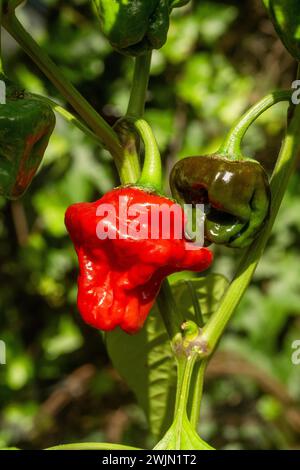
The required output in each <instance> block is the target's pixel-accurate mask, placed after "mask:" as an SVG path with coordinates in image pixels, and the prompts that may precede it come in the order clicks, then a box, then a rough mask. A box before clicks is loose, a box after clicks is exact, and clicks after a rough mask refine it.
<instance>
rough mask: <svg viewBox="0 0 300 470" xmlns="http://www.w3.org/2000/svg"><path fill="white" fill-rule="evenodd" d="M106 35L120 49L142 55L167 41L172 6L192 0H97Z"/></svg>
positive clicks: (134, 54)
mask: <svg viewBox="0 0 300 470" xmlns="http://www.w3.org/2000/svg"><path fill="white" fill-rule="evenodd" d="M93 1H94V3H95V5H96V8H97V12H98V15H99V18H100V22H101V26H102V31H103V34H104V35H105V36H106V37H107V39H108V40H109V42H110V43H111V45H112V46H113V47H114V48H115V49H116V50H117V51H119V52H121V53H123V54H127V55H133V56H138V55H141V54H145V53H146V52H147V51H150V50H152V49H160V48H161V47H162V46H163V45H164V44H165V42H166V40H167V34H168V30H169V23H170V20H169V17H170V12H171V10H172V8H175V7H179V6H182V5H185V4H186V3H188V1H189V0H93Z"/></svg>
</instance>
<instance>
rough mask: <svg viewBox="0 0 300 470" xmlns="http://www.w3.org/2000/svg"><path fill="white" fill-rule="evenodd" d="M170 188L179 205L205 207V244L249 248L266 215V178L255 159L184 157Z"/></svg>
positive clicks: (172, 176)
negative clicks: (199, 205) (202, 205)
mask: <svg viewBox="0 0 300 470" xmlns="http://www.w3.org/2000/svg"><path fill="white" fill-rule="evenodd" d="M170 186H171V191H172V195H173V197H174V198H175V199H176V200H177V201H178V202H180V203H181V204H184V203H185V204H193V205H195V204H204V206H205V239H206V241H207V243H216V244H224V245H227V246H230V247H236V248H244V247H246V246H249V245H250V244H251V243H252V241H253V240H254V239H255V238H256V237H257V235H258V233H259V232H260V230H261V229H262V227H263V226H264V223H265V222H266V220H267V218H268V215H269V208H270V199H271V196H270V187H269V182H268V178H267V175H266V173H265V171H264V169H263V168H262V166H261V165H260V164H259V163H258V162H256V161H255V160H250V159H249V160H247V159H245V160H229V159H228V158H226V157H224V156H221V155H216V154H214V155H206V156H200V157H188V158H184V159H183V160H180V161H179V162H178V163H177V164H176V165H175V166H174V168H173V170H172V172H171V175H170Z"/></svg>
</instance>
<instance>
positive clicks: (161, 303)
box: [157, 279, 184, 341]
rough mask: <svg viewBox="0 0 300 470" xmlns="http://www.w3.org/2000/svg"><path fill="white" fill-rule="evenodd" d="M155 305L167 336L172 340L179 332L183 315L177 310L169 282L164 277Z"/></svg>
mask: <svg viewBox="0 0 300 470" xmlns="http://www.w3.org/2000/svg"><path fill="white" fill-rule="evenodd" d="M157 306H158V308H159V312H160V314H161V317H162V319H163V322H164V325H165V328H166V330H167V333H168V336H169V338H170V340H171V341H172V340H173V339H174V338H175V336H176V335H177V334H178V333H179V332H180V326H181V325H182V323H183V322H184V317H183V316H182V315H181V312H178V311H177V307H176V303H175V299H174V296H173V292H172V290H171V286H170V283H169V281H168V280H167V279H165V280H164V281H163V283H162V286H161V288H160V292H159V295H158V297H157Z"/></svg>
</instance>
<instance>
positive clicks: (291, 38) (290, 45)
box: [264, 0, 300, 61]
mask: <svg viewBox="0 0 300 470" xmlns="http://www.w3.org/2000/svg"><path fill="white" fill-rule="evenodd" d="M264 3H265V6H266V8H267V10H268V13H269V15H270V18H271V20H272V22H273V25H274V27H275V30H276V32H277V34H278V36H279V37H280V39H281V41H282V42H283V44H284V45H285V47H286V49H287V50H288V51H289V53H290V54H291V55H292V56H293V57H294V58H295V59H296V60H298V61H300V2H299V0H264Z"/></svg>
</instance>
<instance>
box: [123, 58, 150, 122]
mask: <svg viewBox="0 0 300 470" xmlns="http://www.w3.org/2000/svg"><path fill="white" fill-rule="evenodd" d="M151 57H152V52H148V53H147V54H144V55H142V56H140V57H137V58H136V59H135V66H134V73H133V81H132V88H131V93H130V98H129V103H128V108H127V113H126V115H127V116H129V117H133V118H140V117H142V116H143V115H144V109H145V99H146V93H147V89H148V83H149V73H150V65H151Z"/></svg>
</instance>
